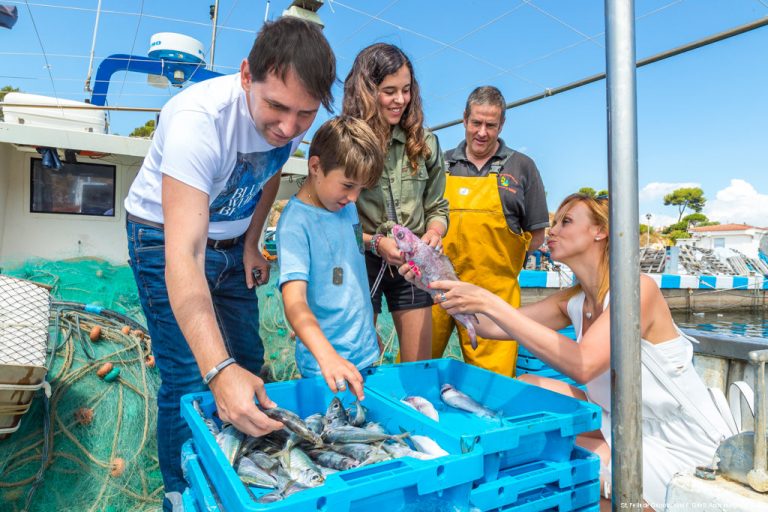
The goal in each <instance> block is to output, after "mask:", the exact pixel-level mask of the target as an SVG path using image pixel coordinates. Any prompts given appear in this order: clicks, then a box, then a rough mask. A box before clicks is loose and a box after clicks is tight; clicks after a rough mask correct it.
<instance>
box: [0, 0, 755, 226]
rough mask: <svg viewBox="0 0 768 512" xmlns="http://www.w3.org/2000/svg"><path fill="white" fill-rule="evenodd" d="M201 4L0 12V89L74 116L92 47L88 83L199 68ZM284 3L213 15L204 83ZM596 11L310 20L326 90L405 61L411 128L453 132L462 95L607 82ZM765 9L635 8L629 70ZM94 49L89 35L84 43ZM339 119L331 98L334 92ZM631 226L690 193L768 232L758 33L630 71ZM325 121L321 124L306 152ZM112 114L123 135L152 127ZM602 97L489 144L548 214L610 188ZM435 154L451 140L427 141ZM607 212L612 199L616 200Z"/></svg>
mask: <svg viewBox="0 0 768 512" xmlns="http://www.w3.org/2000/svg"><path fill="white" fill-rule="evenodd" d="M212 3H214V1H213V0H205V1H200V0H186V1H182V0H162V1H161V0H102V1H101V10H100V13H99V23H98V30H96V31H94V27H95V21H96V18H97V7H98V5H99V1H98V0H44V1H29V2H24V1H22V2H19V1H9V0H0V4H4V5H16V6H17V7H18V10H19V20H18V22H17V24H16V26H15V27H14V28H13V29H12V30H6V29H0V87H2V86H5V85H10V86H13V87H18V88H20V89H21V90H22V91H24V92H28V93H33V94H42V95H48V96H57V97H60V98H65V99H74V100H80V101H82V100H84V99H86V98H87V97H89V94H88V93H87V92H85V91H84V84H85V80H86V77H87V76H88V67H89V56H90V51H91V44H92V41H93V40H94V35H95V47H94V67H93V75H95V72H96V71H95V70H96V68H97V67H98V64H99V63H100V62H101V61H102V60H103V59H104V58H105V57H107V56H109V55H112V54H115V53H129V54H133V55H142V56H143V55H146V54H147V51H148V47H149V41H150V37H151V36H152V34H154V33H157V32H178V33H183V34H186V35H188V36H191V37H193V38H195V39H197V40H199V41H201V42H202V43H203V44H204V46H205V48H206V56H207V60H208V62H210V48H211V40H212V37H211V36H212V24H211V20H210V17H209V6H210V5H211V4H212ZM288 5H290V0H274V1H271V2H266V1H265V0H255V1H254V0H221V1H220V2H219V20H218V24H217V25H218V30H217V35H216V46H215V53H214V57H215V58H214V63H213V68H214V70H215V71H218V72H221V73H234V72H237V71H238V69H239V65H240V62H241V60H242V59H243V58H244V57H245V56H246V55H247V53H248V51H249V50H250V47H251V45H252V43H253V39H254V36H255V33H256V31H258V29H259V28H260V26H261V25H262V23H263V21H264V19H265V18H268V19H275V18H276V17H278V16H280V14H281V13H282V11H283V10H284V9H285V8H286V7H287V6H288ZM603 9H604V1H603V0H443V1H437V0H419V1H415V0H343V1H335V0H326V2H325V4H324V5H323V6H322V8H321V9H320V11H319V15H320V17H321V19H322V21H323V23H324V24H325V28H324V32H325V35H326V37H327V38H328V40H329V42H330V44H331V46H332V48H333V49H334V52H335V54H336V57H337V70H338V77H339V79H340V81H343V79H344V78H345V77H346V75H347V73H348V71H349V68H350V67H351V65H352V62H353V61H354V58H355V55H356V54H357V53H358V52H359V51H360V50H361V49H362V48H364V47H366V46H368V45H370V44H373V43H375V42H388V43H392V44H395V45H397V46H399V47H401V48H402V49H403V50H404V51H405V53H406V54H407V55H408V56H409V57H410V58H411V60H412V62H413V64H414V68H415V75H416V78H417V80H418V81H419V84H420V87H421V91H422V100H423V104H424V112H425V123H426V125H427V126H435V125H438V124H441V123H444V122H447V121H452V120H456V119H459V118H460V117H461V115H462V112H463V109H464V104H465V101H466V98H467V95H468V94H469V93H470V92H471V91H472V89H474V88H475V87H477V86H479V85H495V86H496V87H498V88H499V89H501V91H502V93H503V94H504V96H505V98H506V100H507V101H508V102H512V101H516V100H519V99H522V98H526V97H529V96H532V95H535V94H539V93H542V92H544V91H545V90H546V89H548V88H556V87H559V86H562V85H565V84H568V83H570V82H574V81H576V80H579V79H581V78H584V77H587V76H590V75H593V74H596V73H600V72H603V71H604V70H605V38H604V30H605V23H604V13H603ZM766 16H768V0H727V1H726V0H636V1H635V17H636V24H635V31H636V55H637V58H638V59H643V58H645V57H649V56H651V55H654V54H657V53H659V52H662V51H665V50H669V49H671V48H674V47H677V46H680V45H683V44H687V43H690V42H693V41H696V40H699V39H702V38H704V37H708V36H710V35H713V34H716V33H719V32H722V31H725V30H728V29H731V28H734V27H737V26H739V25H742V24H745V23H749V22H752V21H755V20H759V19H763V18H765V17H766ZM94 33H95V34H94ZM180 90H182V89H177V88H174V87H167V88H156V87H150V86H149V85H147V79H146V76H144V75H138V74H135V73H123V72H121V73H117V74H115V75H114V77H113V80H112V82H111V84H110V89H109V95H108V104H109V105H111V106H121V107H157V108H159V107H161V106H162V105H163V103H164V102H165V101H167V99H168V98H169V97H171V96H172V95H174V94H177V93H178V92H179V91H180ZM334 94H335V98H336V101H335V106H336V112H337V113H338V111H340V107H341V99H342V91H341V87H340V83H339V84H338V85H337V87H336V88H335V89H334ZM637 107H638V117H637V119H638V188H639V191H640V192H639V194H640V196H639V199H640V202H639V207H640V209H639V212H638V214H639V219H640V220H641V222H643V223H645V222H647V221H646V215H647V214H650V215H651V220H650V223H651V224H652V225H654V226H657V227H658V226H663V225H667V224H669V223H671V222H675V221H676V220H677V215H678V212H677V209H676V207H674V206H664V205H663V196H664V194H667V193H669V192H671V191H672V190H674V189H676V188H680V187H690V186H697V187H701V188H702V189H703V190H704V195H705V197H706V198H707V205H706V207H705V209H704V211H703V213H704V214H706V215H707V216H708V217H709V218H710V220H715V221H719V222H721V223H731V222H734V223H746V224H750V225H756V226H761V227H768V151H766V147H768V142H767V141H768V27H762V28H759V29H756V30H754V31H751V32H749V33H746V34H743V35H739V36H736V37H733V38H730V39H727V40H725V41H722V42H719V43H716V44H713V45H710V46H707V47H704V48H701V49H698V50H695V51H692V52H689V53H686V54H684V55H680V56H677V57H673V58H670V59H667V60H665V61H662V62H659V63H656V64H651V65H649V66H645V67H642V68H640V69H638V71H637ZM329 116H330V114H328V113H326V112H321V113H320V114H319V115H318V117H317V120H316V121H315V124H314V125H313V127H312V128H311V129H310V132H309V133H308V135H307V137H308V138H309V137H311V135H312V133H313V130H314V129H316V128H317V127H318V126H319V125H320V124H321V123H322V121H324V120H325V119H327V118H328V117H329ZM153 117H154V116H153V114H148V113H113V114H111V115H110V123H111V127H110V129H111V131H112V132H113V133H120V134H123V135H126V134H128V133H130V131H131V130H132V129H133V128H135V127H136V126H140V125H142V124H144V122H145V121H147V120H148V119H151V118H153ZM606 119H607V115H606V106H605V81H598V82H596V83H593V84H590V85H587V86H584V87H581V88H579V89H576V90H572V91H569V92H566V93H563V94H560V95H556V96H552V97H549V98H546V99H544V100H540V101H537V102H534V103H531V104H528V105H525V106H522V107H519V108H515V109H512V110H509V111H507V119H506V123H505V125H504V128H503V131H502V134H501V136H502V138H503V139H504V141H505V142H506V143H507V145H508V146H510V147H511V148H513V149H516V150H518V151H521V152H523V153H525V154H527V155H528V156H530V157H531V158H533V159H534V161H535V162H536V164H537V165H538V167H539V170H540V172H541V175H542V178H543V180H544V185H545V188H546V190H547V201H548V207H549V209H550V211H554V210H555V209H556V208H557V205H558V204H559V202H560V201H561V200H562V199H563V198H564V197H565V196H567V195H568V194H569V193H571V192H574V191H576V190H578V189H579V188H581V187H592V188H594V189H597V190H599V189H603V188H607V187H608V169H607V149H606V142H607V135H606V122H607V121H606ZM436 133H437V135H438V137H439V139H440V143H441V145H442V147H443V149H450V148H453V147H455V146H456V145H457V144H458V143H459V142H460V141H461V140H462V139H463V138H464V129H463V127H462V126H456V127H452V128H447V129H443V130H439V131H437V132H436ZM619 199H620V198H614V200H619Z"/></svg>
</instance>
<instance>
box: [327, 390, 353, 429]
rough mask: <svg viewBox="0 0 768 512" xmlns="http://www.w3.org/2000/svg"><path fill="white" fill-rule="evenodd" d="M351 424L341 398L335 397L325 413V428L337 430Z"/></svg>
mask: <svg viewBox="0 0 768 512" xmlns="http://www.w3.org/2000/svg"><path fill="white" fill-rule="evenodd" d="M348 424H349V417H348V416H347V411H345V410H344V406H343V405H342V403H341V400H339V397H337V396H335V397H333V400H331V403H330V404H329V405H328V409H327V410H326V411H325V426H326V428H336V427H341V426H343V425H348Z"/></svg>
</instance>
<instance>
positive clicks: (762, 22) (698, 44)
mask: <svg viewBox="0 0 768 512" xmlns="http://www.w3.org/2000/svg"><path fill="white" fill-rule="evenodd" d="M766 25H768V16H765V17H764V18H760V19H759V20H755V21H751V22H749V23H745V24H744V25H739V26H738V27H734V28H732V29H729V30H725V31H723V32H719V33H717V34H714V35H711V36H709V37H705V38H704V39H699V40H698V41H694V42H692V43H688V44H684V45H682V46H678V47H677V48H672V49H671V50H667V51H665V52H661V53H657V54H656V55H652V56H650V57H647V58H645V59H642V60H639V61H637V67H639V68H640V67H643V66H647V65H648V64H653V63H655V62H659V61H662V60H664V59H669V58H670V57H675V56H677V55H680V54H683V53H686V52H690V51H693V50H697V49H699V48H702V47H704V46H707V45H710V44H714V43H717V42H720V41H723V40H725V39H729V38H731V37H735V36H738V35H741V34H744V33H746V32H750V31H752V30H756V29H758V28H761V27H765V26H766ZM603 78H605V73H598V74H596V75H592V76H588V77H586V78H582V79H581V80H577V81H575V82H570V83H568V84H565V85H561V86H560V87H553V88H551V89H545V90H544V92H541V93H539V94H534V95H533V96H528V97H527V98H523V99H520V100H517V101H512V102H510V103H507V105H506V106H505V107H504V108H505V110H511V109H513V108H517V107H521V106H523V105H527V104H528V103H533V102H534V101H539V100H543V99H544V98H548V97H550V96H555V95H556V94H560V93H564V92H568V91H571V90H573V89H578V88H579V87H583V86H585V85H589V84H591V83H594V82H597V81H600V80H602V79H603ZM463 122H464V119H454V120H453V121H448V122H446V123H441V124H438V125H435V126H431V127H430V128H429V129H430V130H432V131H433V132H435V131H437V130H442V129H443V128H450V127H451V126H456V125H457V124H461V123H463Z"/></svg>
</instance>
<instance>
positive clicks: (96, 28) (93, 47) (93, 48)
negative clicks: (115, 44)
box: [85, 0, 101, 92]
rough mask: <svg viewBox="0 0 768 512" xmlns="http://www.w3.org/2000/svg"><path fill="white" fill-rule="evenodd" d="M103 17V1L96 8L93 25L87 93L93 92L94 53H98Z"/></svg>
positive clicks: (86, 83)
mask: <svg viewBox="0 0 768 512" xmlns="http://www.w3.org/2000/svg"><path fill="white" fill-rule="evenodd" d="M100 15H101V0H99V4H98V5H97V6H96V22H95V23H94V24H93V40H92V41H91V57H90V60H89V61H88V76H87V77H86V78H85V92H93V91H92V90H91V73H93V53H94V52H95V51H96V34H97V33H98V31H99V16H100Z"/></svg>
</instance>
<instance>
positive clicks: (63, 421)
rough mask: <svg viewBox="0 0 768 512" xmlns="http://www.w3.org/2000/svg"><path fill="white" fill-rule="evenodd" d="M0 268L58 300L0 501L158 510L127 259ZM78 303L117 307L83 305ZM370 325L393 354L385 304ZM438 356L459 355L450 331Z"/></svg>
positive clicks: (269, 346) (287, 357)
mask: <svg viewBox="0 0 768 512" xmlns="http://www.w3.org/2000/svg"><path fill="white" fill-rule="evenodd" d="M0 272H1V273H3V274H6V275H9V276H12V277H18V278H22V279H27V280H30V281H35V282H38V283H42V284H44V285H46V286H49V287H50V289H51V296H52V300H54V301H57V302H58V303H64V305H60V306H59V307H54V308H53V309H52V314H51V317H52V318H51V329H50V341H49V345H50V347H51V348H50V352H51V353H50V363H49V365H48V368H49V372H48V380H49V382H50V384H51V389H52V395H51V398H50V399H49V401H48V403H49V406H48V407H46V403H45V400H44V399H43V397H42V395H41V394H38V395H37V396H36V397H35V399H34V400H33V403H32V407H31V409H30V410H29V412H27V413H26V414H25V415H24V417H23V418H22V420H21V426H20V428H19V430H18V431H17V432H16V433H14V434H12V435H11V436H10V437H9V438H8V439H5V440H3V441H0V510H3V511H16V510H30V511H46V512H48V511H51V510H56V511H59V510H62V511H63V510H73V511H75V510H76V511H99V512H101V511H104V512H106V511H108V510H114V511H122V510H157V509H158V508H159V507H160V504H161V499H162V494H163V490H162V479H161V476H160V471H159V469H158V464H157V454H156V453H157V452H156V444H155V422H156V411H157V408H156V401H155V397H156V393H157V389H158V386H159V376H158V372H157V369H156V368H154V367H150V366H151V364H148V356H149V355H150V354H151V340H150V339H149V337H148V336H146V335H144V333H143V332H139V331H140V329H137V327H140V325H139V324H143V323H144V316H143V313H142V311H141V306H140V304H139V300H138V295H137V291H136V285H135V282H134V279H133V274H132V272H131V269H130V268H129V267H128V266H125V265H122V266H114V265H111V264H110V263H108V262H105V261H102V260H97V259H78V260H67V261H45V260H30V261H27V262H25V263H24V264H22V265H17V266H7V265H4V266H3V268H2V270H0ZM277 278H278V271H277V268H276V267H273V269H272V272H271V273H270V280H269V282H268V283H267V284H265V285H262V286H260V287H259V288H258V289H257V292H256V293H257V295H258V297H259V316H260V324H261V336H262V339H263V341H264V350H265V367H264V370H263V372H262V375H263V376H264V377H265V380H275V381H280V380H287V379H291V378H295V377H297V376H298V374H297V371H296V363H295V361H294V350H295V343H296V340H295V337H294V336H293V333H292V331H291V328H290V326H289V325H288V323H287V321H286V319H285V316H284V313H283V303H282V298H281V295H280V293H279V292H278V291H277V289H276V284H277ZM66 304H68V305H66ZM83 304H92V305H97V306H101V307H103V308H105V309H107V310H110V311H111V312H115V313H116V314H111V315H110V314H109V313H110V311H107V313H106V314H101V315H100V314H95V313H92V312H86V311H83V308H82V305H83ZM123 315H124V317H123ZM131 320H133V321H135V323H134V322H131ZM128 324H130V325H128ZM96 325H98V326H99V327H100V328H101V336H100V337H99V338H98V341H96V342H92V341H91V340H90V336H89V334H90V332H91V330H92V328H93V327H94V326H96ZM126 325H128V328H127V329H125V328H126ZM124 329H125V330H127V331H128V332H127V333H124V332H123V330H124ZM377 331H378V334H379V336H380V338H381V340H382V343H383V345H384V352H383V354H382V356H381V361H380V362H381V363H392V362H395V359H396V357H397V349H398V346H397V337H396V333H395V330H394V327H393V323H392V318H391V315H389V314H388V313H387V312H386V311H385V312H384V313H383V314H381V315H379V318H378V325H377ZM446 356H449V357H455V358H460V357H461V353H460V350H459V347H458V342H457V337H456V335H455V334H454V336H453V337H452V338H451V342H450V344H449V347H448V349H447V350H446ZM107 362H109V363H111V364H112V365H113V367H114V368H119V369H120V374H119V377H117V378H115V379H114V380H112V381H111V382H107V381H106V380H105V379H103V378H101V377H99V376H98V375H97V371H98V370H99V369H101V367H102V365H103V364H104V363H107ZM46 409H47V410H48V414H49V418H50V427H49V429H48V430H46V428H45V426H44V425H45V421H44V418H45V416H46ZM46 438H47V439H48V445H47V447H46V443H45V442H44V441H45V439H46ZM46 448H47V450H48V453H45V450H46ZM44 461H45V462H44ZM38 475H41V478H38Z"/></svg>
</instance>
